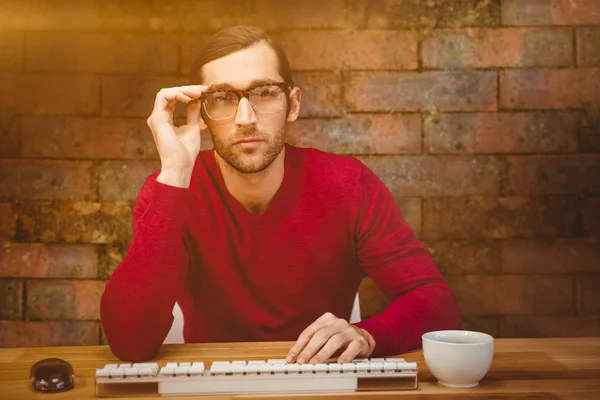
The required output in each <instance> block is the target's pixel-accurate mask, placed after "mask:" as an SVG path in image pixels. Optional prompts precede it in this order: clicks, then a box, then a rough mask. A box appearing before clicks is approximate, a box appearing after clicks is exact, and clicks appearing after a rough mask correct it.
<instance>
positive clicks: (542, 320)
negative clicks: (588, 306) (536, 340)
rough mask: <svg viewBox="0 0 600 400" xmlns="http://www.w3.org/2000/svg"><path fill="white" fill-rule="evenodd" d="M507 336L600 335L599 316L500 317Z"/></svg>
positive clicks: (566, 336)
mask: <svg viewBox="0 0 600 400" xmlns="http://www.w3.org/2000/svg"><path fill="white" fill-rule="evenodd" d="M500 335H501V336H502V337H505V338H527V337H565V338H570V337H594V336H600V317H598V316H585V317H584V316H577V317H575V316H545V315H527V316H507V317H503V318H501V319H500Z"/></svg>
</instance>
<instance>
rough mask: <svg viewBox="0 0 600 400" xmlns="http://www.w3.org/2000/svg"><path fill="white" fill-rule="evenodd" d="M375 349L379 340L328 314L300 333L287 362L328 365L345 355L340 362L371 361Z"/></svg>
mask: <svg viewBox="0 0 600 400" xmlns="http://www.w3.org/2000/svg"><path fill="white" fill-rule="evenodd" d="M374 349H375V340H374V339H373V337H372V336H371V335H370V334H369V333H368V332H367V331H365V330H364V329H361V328H359V327H357V326H354V325H350V324H349V323H348V321H346V320H344V319H342V318H338V317H336V316H335V315H333V314H332V313H325V314H323V315H322V316H321V317H319V318H318V319H317V320H316V321H315V322H313V323H312V324H311V325H310V326H309V327H308V328H306V329H305V330H304V331H303V332H302V333H301V334H300V336H299V337H298V340H297V341H296V343H295V344H294V346H292V348H291V350H290V351H289V353H288V355H287V357H286V361H287V362H288V363H293V362H297V363H298V364H305V363H310V364H317V363H324V362H327V360H329V359H330V358H332V357H333V356H334V355H336V354H339V353H340V352H341V355H340V356H339V357H338V359H337V362H338V363H340V364H343V363H346V362H350V361H352V360H353V359H354V358H357V357H359V358H368V357H369V356H370V355H371V353H372V352H373V350H374Z"/></svg>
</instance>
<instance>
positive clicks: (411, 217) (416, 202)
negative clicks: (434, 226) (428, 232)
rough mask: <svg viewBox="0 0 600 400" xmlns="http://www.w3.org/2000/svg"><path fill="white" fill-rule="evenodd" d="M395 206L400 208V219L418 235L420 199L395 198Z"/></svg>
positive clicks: (420, 224)
mask: <svg viewBox="0 0 600 400" xmlns="http://www.w3.org/2000/svg"><path fill="white" fill-rule="evenodd" d="M395 201H396V205H397V206H398V207H400V212H401V213H402V218H403V219H404V220H405V221H406V222H407V223H408V224H409V225H410V227H411V228H412V229H413V231H414V232H415V233H416V234H417V235H419V233H420V232H421V226H422V221H421V208H422V207H421V199H420V198H418V197H398V196H397V197H395Z"/></svg>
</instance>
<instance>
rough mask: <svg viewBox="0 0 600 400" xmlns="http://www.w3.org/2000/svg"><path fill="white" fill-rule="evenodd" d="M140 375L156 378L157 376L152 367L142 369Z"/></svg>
mask: <svg viewBox="0 0 600 400" xmlns="http://www.w3.org/2000/svg"><path fill="white" fill-rule="evenodd" d="M139 371H140V372H139V375H140V376H154V375H156V372H155V371H154V370H153V369H152V368H150V367H141V368H139Z"/></svg>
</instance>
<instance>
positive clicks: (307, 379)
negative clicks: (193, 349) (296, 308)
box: [158, 374, 358, 396]
mask: <svg viewBox="0 0 600 400" xmlns="http://www.w3.org/2000/svg"><path fill="white" fill-rule="evenodd" d="M357 382H358V381H357V377H356V376H339V375H338V376H335V377H332V376H331V375H328V374H323V376H320V374H306V375H303V374H294V375H289V374H282V375H241V376H235V375H230V376H199V377H173V378H166V379H164V380H161V381H160V382H159V384H158V392H159V393H160V394H161V395H163V396H164V395H170V396H175V395H191V394H204V393H305V392H346V391H355V390H356V388H357Z"/></svg>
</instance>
